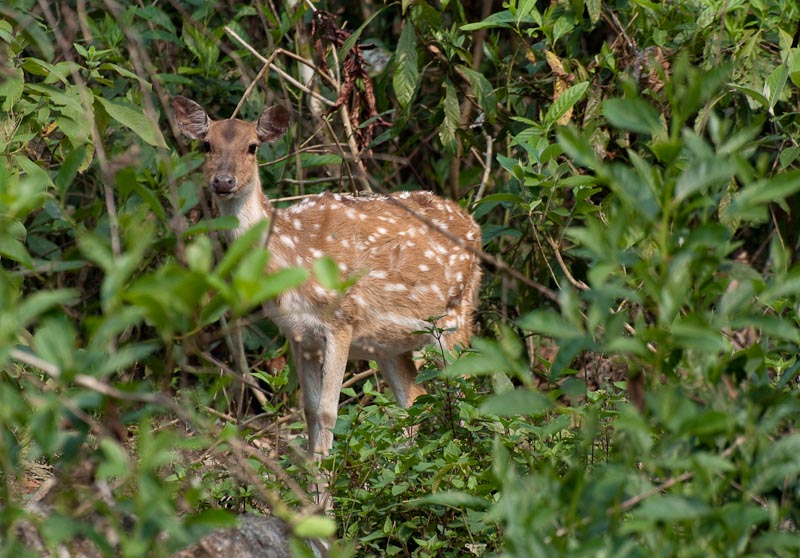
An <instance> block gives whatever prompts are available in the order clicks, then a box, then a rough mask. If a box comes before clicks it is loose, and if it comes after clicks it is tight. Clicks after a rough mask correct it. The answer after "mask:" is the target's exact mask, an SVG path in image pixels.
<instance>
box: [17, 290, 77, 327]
mask: <svg viewBox="0 0 800 558" xmlns="http://www.w3.org/2000/svg"><path fill="white" fill-rule="evenodd" d="M78 296H79V292H78V291H77V290H75V289H55V290H50V291H38V292H35V293H33V294H32V295H30V296H28V297H26V298H25V299H24V300H23V301H22V302H21V303H20V304H19V305H18V306H17V309H16V313H17V320H18V323H19V325H20V326H21V327H27V326H28V324H30V323H31V322H32V321H33V320H35V319H36V318H38V317H39V316H40V315H42V314H44V313H45V312H47V311H48V310H50V309H51V308H54V307H56V306H61V305H65V306H68V305H70V304H73V303H74V302H75V301H76V300H77V299H78Z"/></svg>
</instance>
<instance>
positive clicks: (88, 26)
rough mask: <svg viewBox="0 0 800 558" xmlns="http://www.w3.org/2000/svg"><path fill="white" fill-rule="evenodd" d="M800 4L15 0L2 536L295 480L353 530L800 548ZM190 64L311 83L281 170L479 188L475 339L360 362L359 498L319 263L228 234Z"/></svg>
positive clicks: (283, 87)
mask: <svg viewBox="0 0 800 558" xmlns="http://www.w3.org/2000/svg"><path fill="white" fill-rule="evenodd" d="M315 9H317V10H320V12H317V13H316V15H315V13H314V10H315ZM799 38H800V8H798V5H797V2H796V1H795V0H758V1H755V0H753V1H745V0H687V1H684V2H650V1H647V0H637V1H631V2H629V1H625V0H608V1H607V2H601V1H600V0H552V1H542V0H539V1H536V0H520V1H516V0H509V1H508V2H505V3H503V4H502V5H500V3H499V2H491V1H490V0H483V2H474V1H472V0H463V1H460V0H441V2H428V1H426V0H415V1H406V0H403V1H402V2H401V3H399V4H398V3H393V4H386V5H377V4H373V3H372V2H363V3H356V2H352V3H337V2H327V3H319V4H315V3H313V2H305V3H298V4H296V5H288V4H287V5H277V4H276V3H273V2H260V1H259V2H252V3H235V2H227V3H216V2H209V1H207V0H170V2H162V3H152V4H150V3H139V4H130V5H129V4H122V3H120V4H118V3H116V2H115V0H107V1H105V2H101V1H95V0H87V1H85V2H77V3H72V2H56V3H49V2H33V1H30V0H11V1H10V2H9V1H7V2H5V3H4V4H3V6H0V257H1V258H2V266H1V267H0V556H13V557H23V556H41V555H43V553H44V552H45V551H44V550H41V549H40V550H37V549H35V548H32V547H31V543H30V540H31V538H30V537H29V536H26V535H25V533H26V532H27V531H30V530H33V531H34V532H35V533H37V537H38V539H40V540H41V541H43V544H44V545H45V548H46V551H47V552H48V553H49V555H53V556H54V555H56V554H55V553H56V552H57V549H58V548H59V547H62V546H63V547H66V548H70V549H72V550H73V551H75V550H76V549H80V548H85V547H87V545H88V547H93V548H94V549H95V550H96V551H97V552H98V553H99V554H101V555H104V556H125V557H142V556H167V555H169V554H170V553H171V552H174V551H175V550H178V549H180V548H182V547H184V546H186V545H187V544H189V543H191V542H192V541H194V540H196V539H197V538H198V537H199V536H200V535H202V533H204V532H205V531H206V530H207V529H208V528H211V527H214V526H219V525H228V524H230V522H231V521H232V519H233V518H235V514H237V513H241V512H245V511H259V512H266V510H269V513H273V514H277V515H280V516H282V517H286V518H287V519H288V520H289V521H290V522H291V524H292V525H293V526H294V528H295V532H297V533H298V534H300V535H303V534H312V535H314V534H326V533H328V534H330V533H333V534H334V536H335V538H337V539H339V540H340V541H341V543H340V544H339V545H338V547H337V548H336V549H334V553H335V554H336V555H340V556H350V555H352V556H414V557H432V556H441V557H445V556H468V555H475V556H498V555H502V556H506V557H509V558H518V557H526V556H537V557H540V556H603V555H606V556H615V557H623V556H631V557H637V556H654V555H657V556H687V557H688V556H731V557H732V556H797V555H798V553H800V533H798V521H800V483H799V482H798V476H799V474H800V419H799V418H798V417H800V390H799V389H798V377H799V376H800V361H798V358H797V354H798V345H799V344H800V323H798V308H799V307H800V306H799V305H800V266H798V263H797V262H798V249H799V247H800V244H799V241H798V238H800V237H799V236H798V234H799V233H800V229H798V227H797V224H796V220H797V215H798V213H797V212H798V209H800V208H799V207H798V201H799V200H800V198H798V192H800V170H799V169H800V145H798V141H797V138H798V137H800V115H799V114H798V111H799V110H800V89H798V88H800V51H799V50H798V48H797V47H798V39H799ZM368 61H370V62H371V63H370V62H368ZM267 62H268V63H269V66H266V65H265V64H266V63H267ZM262 70H263V71H262ZM312 77H314V79H313V80H311V78H312ZM251 86H253V87H252V88H251ZM174 94H183V95H187V96H190V97H192V98H193V99H194V100H196V101H198V102H199V103H201V104H203V105H204V106H206V107H208V109H209V111H210V112H211V113H212V116H215V117H217V118H224V117H228V116H230V115H231V114H233V113H234V110H238V112H239V113H240V115H242V117H243V118H248V119H252V118H255V117H256V116H257V115H258V114H259V112H260V110H261V109H262V107H263V106H264V105H266V104H271V103H274V102H279V101H284V102H286V103H288V104H290V105H291V106H292V108H293V111H294V115H295V118H294V123H293V126H292V128H291V130H290V133H289V136H288V137H287V138H286V139H285V140H282V141H279V142H277V143H275V144H273V145H269V146H263V147H262V148H261V156H262V159H263V160H264V161H268V162H270V163H269V164H268V165H267V166H265V167H264V170H263V179H264V182H265V190H266V192H267V194H268V195H269V196H270V197H272V198H281V197H287V196H295V195H301V194H306V193H311V192H317V191H320V190H323V189H333V190H341V191H354V190H361V189H372V190H376V191H396V190H402V189H417V188H424V189H430V190H434V191H437V192H439V193H441V194H443V195H445V196H447V197H450V198H452V199H456V200H458V201H459V202H460V203H461V204H462V205H463V206H464V207H465V208H467V209H468V210H469V211H470V212H472V214H473V215H474V216H475V218H476V219H477V220H478V221H479V223H480V224H481V226H482V229H483V246H484V251H485V256H486V261H485V279H484V284H483V288H482V292H481V301H480V311H479V316H478V319H479V331H478V332H477V333H478V337H477V338H476V339H475V340H474V343H473V347H472V349H471V350H470V351H466V352H464V353H462V354H460V355H457V356H456V357H453V358H452V359H450V361H451V362H450V364H449V365H448V366H447V367H446V368H445V369H444V371H442V372H440V371H438V370H437V369H436V367H435V362H436V361H437V360H440V359H441V357H440V356H439V355H436V348H435V347H432V348H431V353H430V354H429V355H428V357H429V358H428V359H426V361H425V364H423V371H422V373H421V375H422V376H423V377H424V378H425V379H426V380H427V381H428V382H429V384H430V390H429V391H430V392H431V395H430V396H426V397H423V398H420V400H419V401H418V402H417V403H416V404H415V405H414V406H413V407H412V408H411V409H409V410H408V411H403V410H401V409H399V408H398V407H397V406H395V405H393V404H392V403H391V402H390V401H389V400H388V399H387V398H390V396H388V395H386V394H385V393H384V391H383V390H382V389H381V388H380V386H378V385H376V382H375V377H374V376H373V374H372V373H371V370H370V369H369V367H368V366H362V367H360V368H358V367H356V368H355V369H354V370H353V373H352V375H351V376H349V378H348V380H347V382H346V388H345V390H344V392H343V393H344V396H343V404H344V405H343V407H342V410H341V416H340V420H339V423H338V424H337V429H336V432H335V434H336V447H335V450H334V452H333V454H332V455H331V457H330V458H329V459H328V460H327V461H326V462H325V463H324V464H323V465H322V468H323V469H324V473H325V474H328V475H330V476H331V479H332V480H331V489H332V491H333V494H334V497H335V511H334V514H335V515H334V516H333V519H334V520H335V526H334V523H333V522H331V521H325V520H322V521H319V520H316V519H314V518H313V517H309V516H308V515H307V513H306V511H307V510H308V509H310V503H309V501H308V497H307V493H308V490H309V487H310V485H311V484H312V483H313V479H314V478H315V475H316V474H317V473H318V472H317V471H314V468H313V466H311V465H310V464H309V463H307V462H306V461H305V460H304V459H303V458H302V453H301V449H302V438H301V436H302V432H303V424H302V418H301V417H300V415H299V414H298V412H297V410H296V409H297V396H296V380H295V379H294V376H293V372H292V370H291V360H290V357H289V355H288V353H287V347H286V345H285V342H284V340H283V339H282V338H281V337H280V336H279V335H278V333H277V331H276V330H275V328H274V326H272V325H271V324H270V323H268V322H266V321H265V320H262V319H259V318H258V313H257V312H256V310H257V309H258V308H259V306H260V303H261V302H262V301H263V300H265V299H266V298H268V297H271V296H275V294H277V293H279V292H281V290H282V289H284V288H286V286H287V285H288V281H290V280H291V277H290V276H285V277H283V279H285V280H286V281H287V282H286V283H284V282H282V281H281V277H277V278H274V280H273V281H270V282H268V283H265V282H264V281H260V278H261V275H262V269H263V265H264V256H263V254H262V253H260V252H259V251H255V250H252V249H251V246H252V244H248V242H251V240H250V239H248V238H247V237H243V238H242V239H240V241H239V242H237V243H236V244H234V245H233V246H231V247H225V246H224V244H222V243H220V242H219V241H218V231H220V230H223V229H225V228H230V227H231V226H232V224H231V222H230V220H229V219H227V220H226V219H220V218H214V214H213V209H212V208H211V200H210V199H209V198H208V196H207V194H206V193H205V192H204V191H203V187H202V186H203V184H202V178H201V176H200V174H199V173H198V172H196V171H197V168H198V166H199V164H200V161H201V158H202V154H201V153H198V152H197V150H193V149H191V146H189V145H187V144H186V143H185V141H184V139H182V138H181V137H179V135H178V133H177V130H176V128H175V126H174V122H173V120H172V118H171V115H170V114H169V109H168V107H169V99H170V97H171V96H172V95H174ZM251 384H252V385H251ZM410 425H418V426H419V430H418V431H417V433H416V435H415V436H414V437H413V438H412V439H406V438H404V437H403V431H404V429H408V427H409V426H410ZM297 435H300V437H298V436H297Z"/></svg>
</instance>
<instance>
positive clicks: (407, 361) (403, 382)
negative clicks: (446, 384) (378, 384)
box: [377, 352, 427, 409]
mask: <svg viewBox="0 0 800 558" xmlns="http://www.w3.org/2000/svg"><path fill="white" fill-rule="evenodd" d="M377 363H378V368H379V369H380V371H381V374H382V375H383V377H384V379H385V380H386V382H387V383H388V384H389V387H390V388H391V389H392V392H393V393H394V398H395V399H396V400H397V404H398V405H400V406H401V407H403V408H404V409H407V408H408V407H410V406H411V404H412V403H413V402H414V400H415V399H416V398H417V397H419V396H420V395H424V394H426V393H427V391H425V388H424V387H423V386H422V385H420V384H418V383H416V382H415V380H416V377H417V367H416V366H415V365H414V359H413V356H412V353H411V352H407V353H403V354H401V355H397V356H395V357H392V358H386V359H382V360H378V361H377Z"/></svg>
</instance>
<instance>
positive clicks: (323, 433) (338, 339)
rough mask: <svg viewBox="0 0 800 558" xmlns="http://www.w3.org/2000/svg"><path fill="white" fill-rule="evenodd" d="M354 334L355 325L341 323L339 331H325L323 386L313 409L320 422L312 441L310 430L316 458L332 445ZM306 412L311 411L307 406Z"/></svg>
mask: <svg viewBox="0 0 800 558" xmlns="http://www.w3.org/2000/svg"><path fill="white" fill-rule="evenodd" d="M352 336H353V327H352V326H349V325H342V326H339V327H338V328H337V329H336V331H329V332H328V333H327V334H326V335H325V352H324V354H323V360H322V377H321V378H320V380H321V382H320V385H321V388H322V389H321V391H320V397H319V400H318V405H317V408H316V409H313V410H312V412H316V420H315V424H316V426H317V431H316V432H315V435H314V441H313V443H312V440H311V433H310V432H309V449H310V450H311V451H312V452H313V454H314V457H315V458H316V459H319V458H321V457H323V456H325V455H327V454H328V451H330V449H331V447H333V427H334V426H336V417H337V416H338V414H339V393H340V392H341V391H342V379H343V378H344V370H345V368H346V367H347V357H348V355H349V353H350V341H351V339H352ZM306 412H307V413H308V409H307V410H306ZM310 428H311V425H310V423H309V429H310Z"/></svg>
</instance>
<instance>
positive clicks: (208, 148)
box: [202, 141, 211, 153]
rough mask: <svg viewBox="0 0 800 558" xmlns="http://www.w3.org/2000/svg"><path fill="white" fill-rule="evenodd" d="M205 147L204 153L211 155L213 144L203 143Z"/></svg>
mask: <svg viewBox="0 0 800 558" xmlns="http://www.w3.org/2000/svg"><path fill="white" fill-rule="evenodd" d="M202 146H203V153H209V152H210V151H211V144H210V143H209V142H207V141H204V142H203V143H202Z"/></svg>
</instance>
